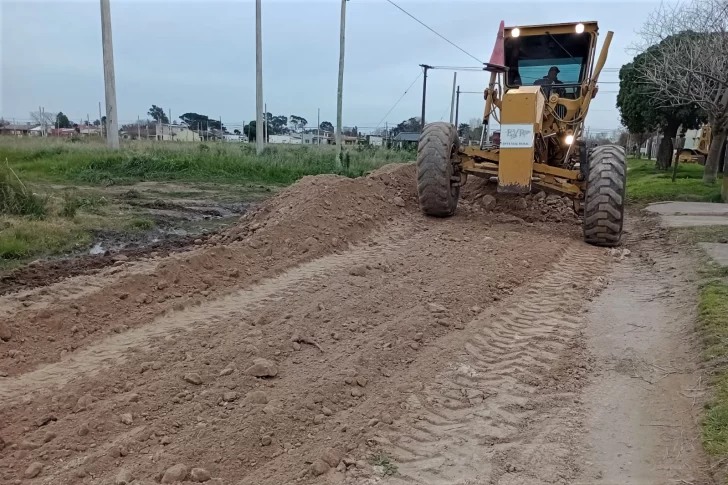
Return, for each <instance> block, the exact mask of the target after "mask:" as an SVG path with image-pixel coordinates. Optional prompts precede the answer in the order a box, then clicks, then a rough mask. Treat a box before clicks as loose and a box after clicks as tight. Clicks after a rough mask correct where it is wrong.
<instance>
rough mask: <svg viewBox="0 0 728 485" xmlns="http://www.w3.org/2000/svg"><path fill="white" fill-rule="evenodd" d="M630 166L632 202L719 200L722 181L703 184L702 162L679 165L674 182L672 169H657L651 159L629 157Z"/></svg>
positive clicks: (630, 200)
mask: <svg viewBox="0 0 728 485" xmlns="http://www.w3.org/2000/svg"><path fill="white" fill-rule="evenodd" d="M627 167H628V172H627V200H628V201H629V202H631V203H640V204H643V203H650V202H658V201H663V200H679V201H690V202H720V182H716V183H715V184H713V185H711V186H708V185H704V184H703V167H702V165H698V164H694V163H690V164H688V163H685V164H680V165H678V171H677V177H676V179H675V182H673V181H672V169H670V170H668V171H663V170H658V169H656V168H655V162H654V161H652V160H636V159H630V160H629V161H628V162H627Z"/></svg>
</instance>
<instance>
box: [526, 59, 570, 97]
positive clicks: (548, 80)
mask: <svg viewBox="0 0 728 485" xmlns="http://www.w3.org/2000/svg"><path fill="white" fill-rule="evenodd" d="M559 72H561V71H560V70H559V68H558V67H556V66H551V68H550V69H549V73H548V74H547V75H546V76H544V77H542V78H541V79H537V80H536V82H534V83H533V85H534V86H541V89H542V90H543V92H544V95H545V96H546V98H548V97H549V96H550V95H551V89H552V88H551V86H552V85H554V84H564V83H562V82H561V81H559V79H558V76H559ZM553 91H554V94H556V95H557V96H562V97H563V96H564V94H565V93H566V91H565V90H564V88H553Z"/></svg>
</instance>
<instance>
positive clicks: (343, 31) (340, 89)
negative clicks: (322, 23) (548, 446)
mask: <svg viewBox="0 0 728 485" xmlns="http://www.w3.org/2000/svg"><path fill="white" fill-rule="evenodd" d="M345 34H346V0H341V31H340V33H339V87H338V89H337V90H336V166H337V167H340V166H341V117H342V116H341V110H342V103H343V95H344V47H345V45H346V42H345V40H346V35H345Z"/></svg>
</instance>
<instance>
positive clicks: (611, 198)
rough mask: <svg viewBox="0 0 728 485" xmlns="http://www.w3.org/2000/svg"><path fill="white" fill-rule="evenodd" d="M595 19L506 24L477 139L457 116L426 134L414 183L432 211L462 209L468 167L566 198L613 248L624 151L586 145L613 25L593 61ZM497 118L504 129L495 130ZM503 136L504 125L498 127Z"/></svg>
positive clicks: (591, 239)
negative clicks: (468, 140)
mask: <svg viewBox="0 0 728 485" xmlns="http://www.w3.org/2000/svg"><path fill="white" fill-rule="evenodd" d="M597 34H598V26H597V23H596V22H578V23H565V24H551V25H535V26H521V27H504V24H503V22H501V24H500V29H499V33H498V39H497V40H496V46H495V48H494V50H493V55H492V57H491V60H490V62H489V63H486V64H485V67H484V70H486V71H489V72H490V82H489V84H488V87H487V88H486V89H485V91H484V97H485V112H484V115H483V129H482V136H481V139H480V143H479V144H478V145H477V146H467V147H461V146H460V141H459V138H458V133H457V128H456V127H455V126H454V125H452V124H450V123H442V122H438V123H430V124H427V125H426V126H425V127H424V129H423V131H422V134H421V136H420V141H419V146H418V156H417V189H418V195H419V203H420V207H421V209H422V211H423V212H424V213H425V214H428V215H431V216H438V217H447V216H450V215H453V214H454V213H455V209H456V208H457V203H458V198H459V195H460V187H461V186H462V185H463V184H464V183H465V182H466V180H467V176H468V175H469V174H471V175H475V176H479V177H484V178H486V179H488V180H489V181H494V182H496V183H497V190H498V192H501V193H509V194H528V193H530V192H531V191H532V190H534V189H536V190H545V191H546V192H551V193H556V194H560V195H562V196H563V195H566V196H568V197H571V198H572V199H573V200H574V208H575V210H577V212H579V213H581V214H582V215H583V219H584V225H583V230H584V239H585V240H586V242H588V243H591V244H595V245H598V246H616V245H617V244H619V241H620V237H621V235H622V221H623V217H624V202H625V201H624V189H625V181H626V173H627V170H626V166H625V165H626V155H625V151H624V148H623V147H621V146H618V145H602V146H598V147H595V148H593V149H590V150H587V147H586V144H585V143H584V141H583V140H582V135H583V133H584V121H585V118H586V114H587V112H588V110H589V104H590V103H591V100H592V99H593V98H594V96H596V94H597V90H598V87H597V81H598V79H599V74H600V72H601V70H602V68H603V67H604V63H605V62H606V59H607V52H608V51H609V45H610V43H611V40H612V32H608V33H607V35H606V36H605V39H604V44H603V46H602V49H601V52H600V54H599V57H598V59H597V58H596V45H597ZM491 120H494V121H495V122H497V123H499V124H500V136H489V135H490V134H491V132H492V131H491V129H490V128H491ZM494 134H495V135H498V133H497V132H495V133H494Z"/></svg>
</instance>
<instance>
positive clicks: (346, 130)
mask: <svg viewBox="0 0 728 485" xmlns="http://www.w3.org/2000/svg"><path fill="white" fill-rule="evenodd" d="M341 134H342V135H346V136H359V129H358V128H357V127H356V126H355V127H353V128H350V127H348V126H344V127H342V128H341Z"/></svg>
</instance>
